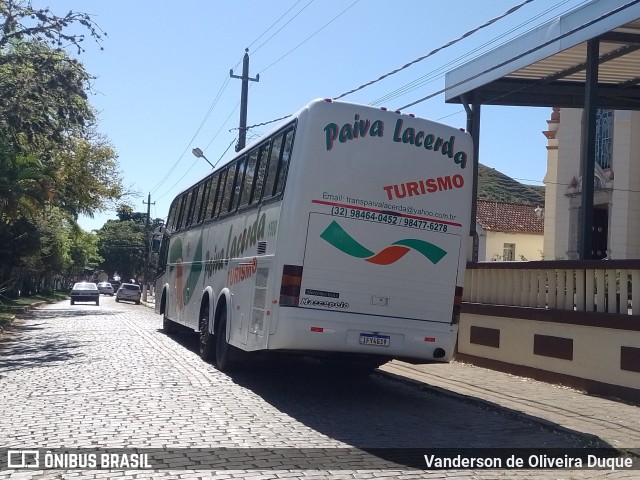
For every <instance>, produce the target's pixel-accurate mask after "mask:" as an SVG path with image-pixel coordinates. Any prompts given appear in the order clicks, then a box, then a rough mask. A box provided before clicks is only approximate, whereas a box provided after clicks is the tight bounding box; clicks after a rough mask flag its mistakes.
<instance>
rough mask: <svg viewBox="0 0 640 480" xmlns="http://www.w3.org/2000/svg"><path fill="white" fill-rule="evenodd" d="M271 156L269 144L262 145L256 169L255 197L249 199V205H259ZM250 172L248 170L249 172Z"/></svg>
mask: <svg viewBox="0 0 640 480" xmlns="http://www.w3.org/2000/svg"><path fill="white" fill-rule="evenodd" d="M268 155H269V142H266V143H263V144H262V145H260V149H259V150H258V157H257V165H256V168H255V169H254V171H255V173H254V183H255V187H254V188H253V195H252V196H251V198H250V199H249V203H250V204H252V203H257V202H259V201H260V197H261V196H262V187H264V175H265V172H266V169H267V160H268ZM248 171H249V170H247V172H248Z"/></svg>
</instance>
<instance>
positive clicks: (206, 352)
mask: <svg viewBox="0 0 640 480" xmlns="http://www.w3.org/2000/svg"><path fill="white" fill-rule="evenodd" d="M199 325H200V358H202V359H203V360H205V361H209V360H212V359H213V358H214V356H215V347H216V340H215V337H214V336H213V335H211V332H210V331H209V304H208V303H207V304H206V305H205V307H204V308H203V309H202V313H201V314H200V321H199Z"/></svg>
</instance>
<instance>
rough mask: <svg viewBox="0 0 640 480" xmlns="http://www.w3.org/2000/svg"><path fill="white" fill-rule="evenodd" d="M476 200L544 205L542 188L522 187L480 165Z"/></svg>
mask: <svg viewBox="0 0 640 480" xmlns="http://www.w3.org/2000/svg"><path fill="white" fill-rule="evenodd" d="M478 199H479V200H489V201H493V202H505V203H519V204H529V205H544V187H540V186H534V185H524V184H522V183H519V182H517V181H515V180H514V179H513V178H511V177H508V176H506V175H504V174H503V173H500V172H499V171H497V170H495V169H493V168H490V167H487V166H485V165H482V164H480V165H479V166H478Z"/></svg>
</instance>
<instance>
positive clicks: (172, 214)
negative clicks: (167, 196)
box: [167, 200, 178, 230]
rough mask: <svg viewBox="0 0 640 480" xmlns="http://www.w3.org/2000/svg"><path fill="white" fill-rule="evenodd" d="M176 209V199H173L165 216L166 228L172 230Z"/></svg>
mask: <svg viewBox="0 0 640 480" xmlns="http://www.w3.org/2000/svg"><path fill="white" fill-rule="evenodd" d="M177 210H178V201H177V200H174V201H173V203H172V204H171V208H169V215H168V216H167V228H168V229H170V230H173V227H174V223H175V221H176V211H177Z"/></svg>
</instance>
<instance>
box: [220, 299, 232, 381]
mask: <svg viewBox="0 0 640 480" xmlns="http://www.w3.org/2000/svg"><path fill="white" fill-rule="evenodd" d="M215 340H216V368H217V369H218V370H220V371H221V372H228V371H229V370H232V369H233V367H234V365H235V361H234V357H235V355H234V353H235V352H234V350H235V348H234V347H233V346H232V345H229V342H227V307H226V306H224V307H222V310H221V312H220V318H219V320H218V321H217V322H216V335H215Z"/></svg>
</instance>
